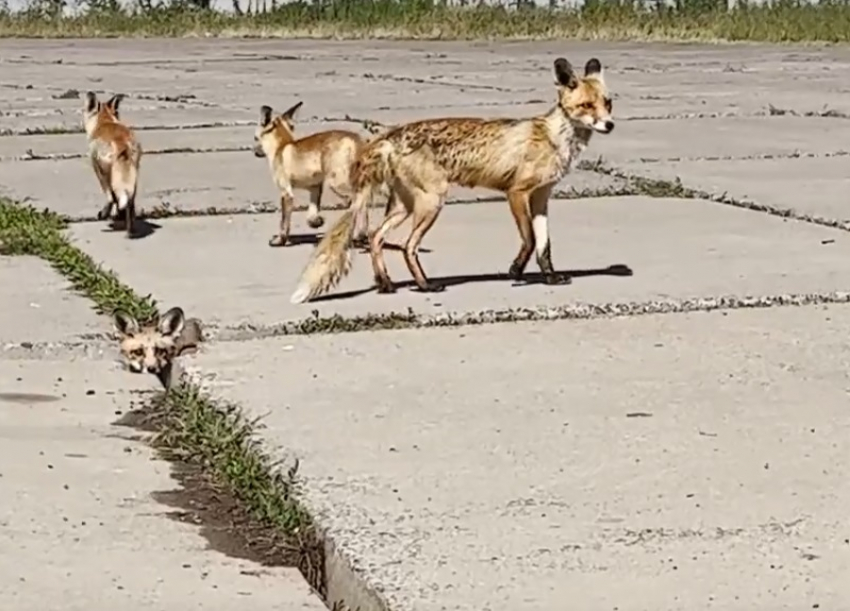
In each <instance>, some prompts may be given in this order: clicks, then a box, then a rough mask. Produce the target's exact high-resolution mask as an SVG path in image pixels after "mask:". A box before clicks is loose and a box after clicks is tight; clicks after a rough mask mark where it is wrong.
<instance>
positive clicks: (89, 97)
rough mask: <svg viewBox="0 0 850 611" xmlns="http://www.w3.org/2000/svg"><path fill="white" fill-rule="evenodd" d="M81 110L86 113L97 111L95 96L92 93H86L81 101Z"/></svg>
mask: <svg viewBox="0 0 850 611" xmlns="http://www.w3.org/2000/svg"><path fill="white" fill-rule="evenodd" d="M83 108H85V110H86V112H94V111H95V110H97V94H96V93H95V92H94V91H86V95H85V97H84V100H83Z"/></svg>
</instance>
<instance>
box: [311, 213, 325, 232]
mask: <svg viewBox="0 0 850 611" xmlns="http://www.w3.org/2000/svg"><path fill="white" fill-rule="evenodd" d="M324 224H325V217H323V216H322V215H318V216H314V217H311V218H308V219H307V225H308V226H309V227H310V229H318V228H319V227H321V226H322V225H324Z"/></svg>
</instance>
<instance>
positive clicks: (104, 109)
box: [83, 91, 142, 237]
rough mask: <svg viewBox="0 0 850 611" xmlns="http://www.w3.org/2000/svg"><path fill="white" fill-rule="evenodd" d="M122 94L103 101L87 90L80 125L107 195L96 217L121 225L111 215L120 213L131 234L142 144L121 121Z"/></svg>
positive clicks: (132, 233) (90, 156)
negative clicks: (111, 220) (82, 127)
mask: <svg viewBox="0 0 850 611" xmlns="http://www.w3.org/2000/svg"><path fill="white" fill-rule="evenodd" d="M124 97H125V96H124V94H121V93H119V94H116V95H114V96H112V97H111V98H109V99H108V100H107V101H106V102H102V101H100V100H98V99H97V95H96V94H95V93H94V92H91V91H88V92H86V94H85V100H84V107H83V126H84V128H85V131H86V136H87V138H88V143H89V158H90V160H91V164H92V168H93V169H94V174H95V176H96V177H97V180H98V182H99V183H100V188H101V189H102V190H103V194H104V195H105V196H106V205H105V206H104V207H103V208H102V209H101V210H100V211H99V212H98V214H97V218H98V220H107V219H113V221H114V222H115V224H119V225H120V224H121V220H122V219H117V218H113V215H114V214H115V215H120V214H122V213H123V217H124V218H123V224H124V225H125V229H126V231H127V236H128V237H133V235H134V223H135V220H136V187H137V185H138V180H139V163H140V162H141V159H142V147H141V145H139V143H138V141H137V140H136V137H135V134H134V133H133V130H131V129H130V128H129V127H127V126H126V125H125V124H124V123H122V122H121V117H120V114H119V110H118V107H119V105H120V104H121V100H123V99H124Z"/></svg>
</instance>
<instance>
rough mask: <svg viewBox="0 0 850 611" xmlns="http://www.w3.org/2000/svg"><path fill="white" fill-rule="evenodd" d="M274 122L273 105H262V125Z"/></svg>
mask: <svg viewBox="0 0 850 611" xmlns="http://www.w3.org/2000/svg"><path fill="white" fill-rule="evenodd" d="M271 122H272V107H271V106H265V105H263V106H260V127H265V126H266V125H268V124H269V123H271Z"/></svg>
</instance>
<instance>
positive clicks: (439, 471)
mask: <svg viewBox="0 0 850 611" xmlns="http://www.w3.org/2000/svg"><path fill="white" fill-rule="evenodd" d="M681 259H682V258H681V257H680V262H681ZM691 271H692V273H694V274H696V275H699V272H698V271H695V270H691ZM848 333H850V310H848V308H847V307H828V308H799V309H791V308H788V309H774V310H769V311H735V312H723V313H719V312H717V313H707V314H693V315H675V316H674V315H670V316H653V317H650V316H648V317H639V318H632V319H616V320H605V321H592V322H590V321H583V322H575V321H573V322H568V321H560V322H547V323H520V324H513V325H499V326H498V327H496V326H486V327H465V328H455V329H439V330H436V329H435V330H427V331H422V330H409V331H395V332H373V333H358V334H342V335H333V336H328V335H325V336H311V337H288V338H280V339H275V340H264V341H253V342H244V343H232V344H231V343H229V344H228V345H227V349H226V350H224V349H220V350H215V351H209V352H208V353H206V354H204V355H202V356H199V357H198V359H197V363H198V365H199V366H200V367H202V368H203V370H205V371H208V372H214V374H215V380H214V381H210V382H209V386H208V388H209V389H210V390H211V391H212V392H214V393H215V394H216V395H218V396H221V397H223V398H225V399H228V400H234V401H238V402H239V403H240V404H241V405H243V406H246V408H247V409H248V410H249V413H250V414H252V415H255V416H260V415H262V417H263V425H264V428H263V433H262V434H263V436H264V439H265V441H266V442H267V444H268V445H269V446H270V447H272V448H279V449H280V450H279V452H280V455H281V456H284V455H285V456H286V457H287V459H288V460H292V458H293V455H294V456H297V457H299V458H300V459H301V471H300V472H301V473H302V474H303V476H304V477H305V478H306V479H305V491H306V494H307V496H308V499H309V502H310V503H311V504H312V506H313V507H314V508H315V509H316V510H317V511H318V512H319V513H320V515H322V516H323V517H322V523H323V525H324V526H326V527H327V528H329V530H330V533H331V535H332V536H333V537H334V538H335V540H336V542H337V544H338V545H339V547H340V548H341V549H342V553H343V554H345V555H346V557H347V558H348V559H349V560H350V562H351V563H352V564H353V565H354V566H355V570H356V571H357V572H358V573H359V574H360V575H362V576H363V578H364V579H366V580H367V581H368V582H369V583H370V584H371V585H372V586H373V587H374V588H375V589H377V590H378V591H379V592H381V593H382V594H383V595H384V596H385V597H386V598H387V599H388V601H389V603H390V608H391V609H394V610H396V611H404V610H408V609H411V610H412V609H416V610H424V611H438V610H445V609H451V610H469V611H472V610H479V609H520V608H522V609H530V610H534V611H537V610H540V611H543V610H550V609H556V608H559V606H561V605H563V601H565V600H569V601H571V605H572V606H573V607H575V608H577V609H618V610H620V611H639V610H640V611H642V610H645V609H669V610H671V611H673V610H675V611H679V610H682V611H685V610H687V611H694V610H703V609H705V610H708V609H724V610H730V611H749V610H751V609H811V608H815V607H817V608H821V609H840V608H846V607H848V606H850V583H848V582H847V580H846V575H847V573H848V571H850V544H849V543H848V539H847V536H848V532H847V521H846V517H845V514H844V510H843V508H844V507H846V505H847V502H850V495H848V491H847V487H846V486H844V485H843V482H844V476H843V474H844V473H845V472H846V470H847V469H848V468H850V456H848V453H847V452H846V451H845V444H844V440H845V439H846V438H847V435H848V434H850V418H848V414H847V409H846V405H847V397H846V389H847V370H848V367H850V349H848V347H847V342H846V340H845V339H844V338H846V337H847V335H848ZM803 346H805V349H801V347H803ZM281 372H286V381H285V383H284V388H283V392H281Z"/></svg>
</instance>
